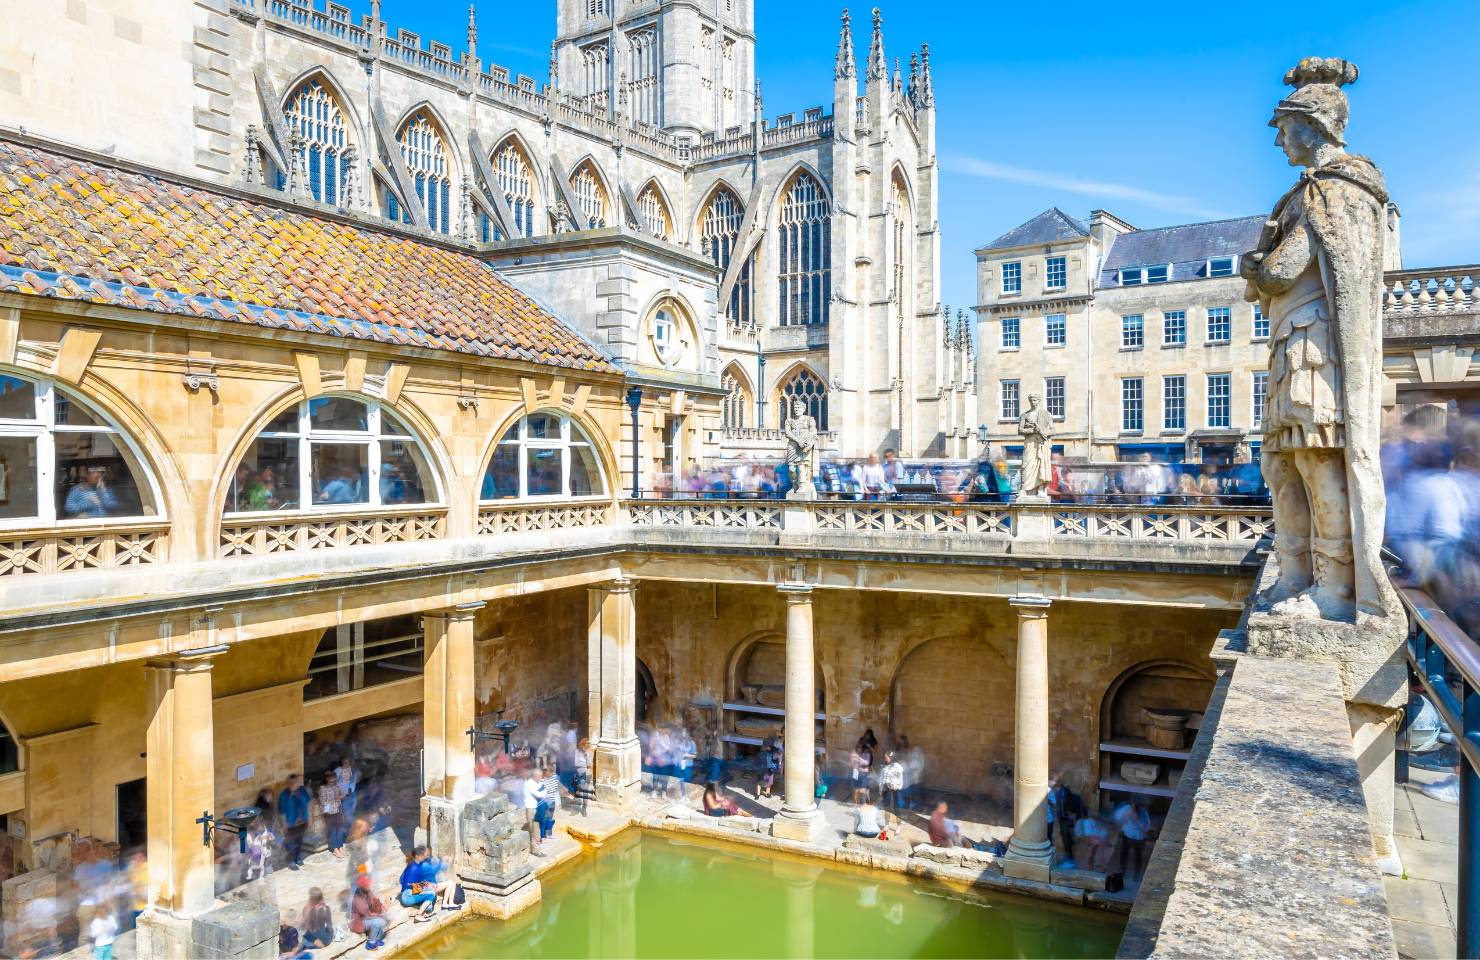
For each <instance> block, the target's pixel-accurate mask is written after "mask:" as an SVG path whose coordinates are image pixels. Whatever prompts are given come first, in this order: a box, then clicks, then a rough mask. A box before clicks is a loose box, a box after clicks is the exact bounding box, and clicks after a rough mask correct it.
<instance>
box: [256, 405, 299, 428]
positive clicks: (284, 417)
mask: <svg viewBox="0 0 1480 960" xmlns="http://www.w3.org/2000/svg"><path fill="white" fill-rule="evenodd" d="M262 432H263V433H297V432H298V407H297V406H296V405H295V406H291V407H289V408H288V409H286V410H284V411H283V412H282V413H280V414H278V415H277V416H276V417H273V418H272V422H271V423H269V424H268V425H267V426H265V427H263V428H262Z"/></svg>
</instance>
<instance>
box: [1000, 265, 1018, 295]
mask: <svg viewBox="0 0 1480 960" xmlns="http://www.w3.org/2000/svg"><path fill="white" fill-rule="evenodd" d="M1009 268H1011V270H1012V278H1011V280H1012V283H1011V286H1009V285H1008V276H1007V274H1008V269H1009ZM1002 292H1003V293H1022V292H1023V262H1022V261H1021V260H1007V261H1004V262H1003V264H1002Z"/></svg>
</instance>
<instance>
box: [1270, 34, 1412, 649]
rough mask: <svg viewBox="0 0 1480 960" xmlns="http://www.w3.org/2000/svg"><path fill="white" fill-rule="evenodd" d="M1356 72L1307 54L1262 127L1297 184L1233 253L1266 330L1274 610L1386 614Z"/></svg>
mask: <svg viewBox="0 0 1480 960" xmlns="http://www.w3.org/2000/svg"><path fill="white" fill-rule="evenodd" d="M1356 79H1357V68H1356V66H1354V65H1353V64H1351V63H1349V62H1347V61H1345V60H1339V59H1325V58H1320V57H1308V58H1306V59H1304V60H1302V61H1300V63H1299V64H1298V65H1297V66H1296V67H1295V68H1294V69H1292V70H1290V71H1289V73H1287V74H1285V83H1286V84H1288V85H1289V86H1291V87H1294V88H1295V89H1294V92H1293V93H1291V94H1290V95H1289V96H1288V97H1286V98H1285V99H1284V100H1281V101H1280V103H1279V105H1278V106H1277V107H1276V108H1275V112H1274V118H1273V119H1272V120H1270V122H1269V123H1270V126H1272V127H1276V128H1277V129H1278V130H1279V133H1278V134H1277V135H1276V137H1275V143H1276V144H1277V145H1278V146H1280V147H1281V148H1283V149H1284V151H1285V156H1286V157H1287V158H1288V159H1289V162H1290V165H1291V166H1294V167H1299V168H1300V170H1301V173H1300V178H1299V179H1298V180H1297V181H1296V182H1295V185H1294V186H1293V187H1291V188H1290V190H1289V191H1288V192H1287V193H1286V194H1285V195H1284V196H1283V197H1281V198H1280V200H1279V202H1278V203H1277V204H1275V207H1274V212H1273V213H1271V214H1270V217H1269V220H1268V222H1267V223H1266V224H1265V227H1264V232H1263V235H1262V237H1261V238H1260V241H1259V247H1258V249H1256V250H1253V251H1251V252H1249V253H1248V254H1246V255H1245V256H1244V258H1243V263H1242V273H1243V275H1244V277H1245V278H1247V279H1248V281H1249V292H1248V297H1249V299H1251V300H1257V301H1258V302H1259V304H1260V307H1261V309H1262V310H1263V312H1264V315H1265V316H1266V317H1268V318H1269V322H1270V341H1269V344H1270V360H1269V387H1268V391H1269V392H1268V395H1267V398H1266V403H1265V408H1264V410H1265V413H1264V424H1263V434H1264V437H1263V471H1264V478H1265V480H1266V482H1267V483H1268V484H1269V489H1270V495H1271V497H1272V499H1273V504H1274V524H1275V531H1276V536H1275V541H1274V552H1275V555H1276V559H1277V562H1278V564H1279V579H1278V580H1277V581H1276V582H1275V584H1274V585H1273V586H1271V587H1270V588H1269V590H1268V591H1267V593H1266V596H1265V599H1266V600H1267V601H1269V602H1271V603H1273V604H1274V607H1273V612H1274V613H1275V614H1276V615H1287V616H1288V615H1293V616H1300V617H1307V618H1319V619H1324V620H1334V621H1355V620H1356V619H1357V617H1358V616H1360V615H1363V614H1368V615H1373V616H1377V617H1387V616H1389V615H1392V614H1393V613H1395V612H1396V611H1397V598H1396V596H1395V595H1394V594H1393V591H1392V588H1391V587H1390V586H1389V584H1388V582H1387V578H1386V576H1385V575H1384V572H1383V568H1382V564H1381V561H1380V559H1379V555H1378V551H1379V548H1380V547H1381V544H1382V527H1383V515H1384V509H1385V507H1384V495H1383V487H1382V471H1381V469H1380V465H1379V463H1378V444H1379V436H1378V418H1379V413H1380V405H1381V398H1380V393H1379V387H1380V382H1381V371H1382V283H1383V280H1382V265H1383V237H1384V234H1385V230H1384V222H1385V217H1386V208H1387V199H1388V195H1387V190H1386V189H1385V187H1384V186H1383V178H1382V173H1381V172H1380V171H1379V170H1378V169H1377V166H1376V165H1375V164H1374V163H1373V162H1372V161H1371V160H1369V159H1367V158H1366V157H1361V156H1355V155H1352V154H1348V153H1347V152H1346V151H1345V149H1344V147H1345V145H1346V140H1345V132H1346V124H1347V112H1348V106H1347V99H1346V95H1345V94H1344V93H1343V92H1342V89H1341V88H1342V87H1343V86H1346V85H1347V84H1350V83H1352V82H1353V81H1355V80H1356Z"/></svg>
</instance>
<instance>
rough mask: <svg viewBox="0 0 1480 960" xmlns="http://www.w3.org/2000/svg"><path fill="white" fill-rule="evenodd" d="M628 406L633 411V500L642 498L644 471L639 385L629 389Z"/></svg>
mask: <svg viewBox="0 0 1480 960" xmlns="http://www.w3.org/2000/svg"><path fill="white" fill-rule="evenodd" d="M627 406H628V407H629V408H630V409H631V410H632V499H634V500H636V499H637V498H639V497H641V496H642V471H641V469H640V467H639V464H640V463H641V459H640V456H639V452H638V451H639V448H640V446H641V444H642V432H641V428H640V427H639V426H638V424H637V411H638V409H639V408H641V406H642V388H641V387H639V386H638V385H637V384H635V383H634V384H633V385H632V386H630V387H628V388H627Z"/></svg>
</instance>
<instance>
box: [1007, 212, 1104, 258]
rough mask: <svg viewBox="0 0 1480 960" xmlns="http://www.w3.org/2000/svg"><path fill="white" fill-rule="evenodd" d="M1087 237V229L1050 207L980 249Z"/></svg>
mask: <svg viewBox="0 0 1480 960" xmlns="http://www.w3.org/2000/svg"><path fill="white" fill-rule="evenodd" d="M1087 236H1089V228H1088V227H1086V226H1085V225H1084V224H1082V223H1080V222H1079V221H1078V220H1075V219H1074V218H1073V217H1071V216H1069V215H1068V214H1067V213H1065V212H1064V211H1062V210H1060V209H1059V208H1058V207H1050V208H1049V209H1047V210H1045V211H1043V212H1042V213H1040V214H1039V215H1038V216H1036V217H1034V218H1033V219H1032V220H1029V221H1028V222H1027V223H1025V224H1023V225H1022V226H1018V227H1013V228H1012V229H1011V230H1009V231H1007V232H1006V233H1004V234H1003V235H1002V236H1000V237H998V238H997V239H996V240H993V241H992V242H991V243H989V244H987V245H986V246H985V247H982V248H981V249H983V250H998V249H1002V248H1004V247H1021V246H1025V245H1027V244H1033V243H1054V242H1055V241H1058V240H1077V239H1080V238H1082V237H1087Z"/></svg>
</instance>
